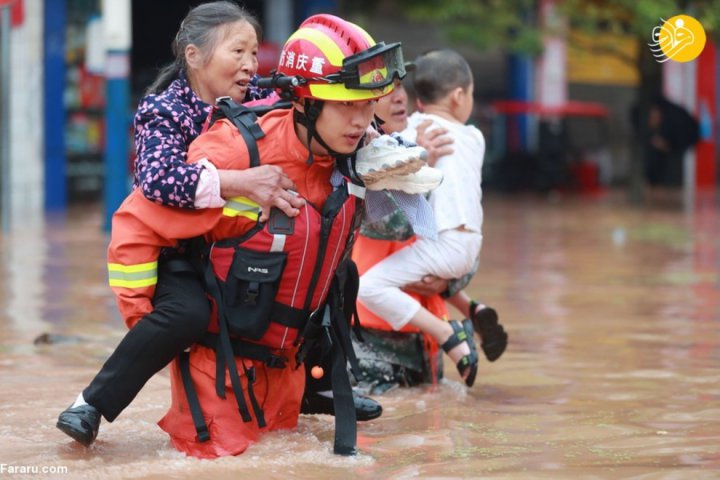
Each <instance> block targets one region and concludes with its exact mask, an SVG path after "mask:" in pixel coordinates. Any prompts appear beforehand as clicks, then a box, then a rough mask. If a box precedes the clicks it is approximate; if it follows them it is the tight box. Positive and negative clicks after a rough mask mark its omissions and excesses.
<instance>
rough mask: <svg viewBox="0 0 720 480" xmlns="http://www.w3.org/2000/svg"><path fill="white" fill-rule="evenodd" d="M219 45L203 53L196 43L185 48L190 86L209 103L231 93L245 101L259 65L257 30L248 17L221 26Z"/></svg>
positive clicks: (231, 95) (238, 101)
mask: <svg viewBox="0 0 720 480" xmlns="http://www.w3.org/2000/svg"><path fill="white" fill-rule="evenodd" d="M218 28H219V31H218V32H216V34H217V39H216V43H215V47H214V49H213V50H212V51H211V52H209V53H208V52H202V51H201V50H200V49H198V48H197V47H195V46H194V45H189V46H188V47H187V49H186V50H185V60H186V63H187V66H188V77H189V79H190V85H191V86H192V88H193V90H194V91H195V93H196V94H197V95H198V96H199V97H200V98H201V99H202V100H203V101H204V102H205V103H210V104H214V103H215V99H216V98H218V97H224V96H230V97H232V99H233V100H234V101H235V102H237V103H241V102H243V101H244V99H245V93H246V92H247V89H248V84H249V83H250V79H251V78H252V77H253V75H255V73H256V72H257V68H258V62H257V50H258V40H257V34H256V33H255V29H254V28H253V26H252V25H250V24H249V23H248V22H246V21H244V20H240V21H237V22H234V23H229V24H226V25H223V26H220V27H218Z"/></svg>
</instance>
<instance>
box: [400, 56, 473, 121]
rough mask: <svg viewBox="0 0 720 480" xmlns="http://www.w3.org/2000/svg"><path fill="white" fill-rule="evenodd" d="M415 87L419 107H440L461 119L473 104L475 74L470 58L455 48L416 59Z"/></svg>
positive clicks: (466, 115) (466, 119) (458, 119)
mask: <svg viewBox="0 0 720 480" xmlns="http://www.w3.org/2000/svg"><path fill="white" fill-rule="evenodd" d="M413 89H414V90H415V94H416V96H417V103H418V108H419V109H420V110H424V109H425V108H426V107H429V106H430V107H440V108H442V109H443V111H446V112H447V113H449V114H450V115H451V116H452V117H453V118H455V119H456V120H457V121H459V122H460V123H465V122H467V121H468V119H469V118H470V114H471V113H472V108H473V75H472V70H470V65H468V63H467V61H465V59H464V58H463V57H462V55H460V54H459V53H457V52H456V51H454V50H450V49H443V50H434V51H431V52H428V53H426V54H424V55H421V56H420V57H418V59H417V60H415V73H414V74H413Z"/></svg>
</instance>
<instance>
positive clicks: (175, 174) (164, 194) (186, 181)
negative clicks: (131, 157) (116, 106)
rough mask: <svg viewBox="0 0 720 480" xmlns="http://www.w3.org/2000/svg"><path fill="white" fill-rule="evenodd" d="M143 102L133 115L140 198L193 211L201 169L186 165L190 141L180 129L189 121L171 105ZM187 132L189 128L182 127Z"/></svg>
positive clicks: (136, 172)
mask: <svg viewBox="0 0 720 480" xmlns="http://www.w3.org/2000/svg"><path fill="white" fill-rule="evenodd" d="M149 102H150V101H149V100H146V101H145V102H144V103H143V104H142V105H141V106H140V109H139V110H138V113H137V114H136V115H135V148H136V153H137V159H136V161H135V178H136V182H137V183H138V185H139V188H140V189H141V191H142V193H143V195H144V196H145V197H146V198H147V199H148V200H151V201H153V202H155V203H158V204H162V205H166V206H170V207H181V208H190V209H192V208H195V194H196V191H197V186H198V180H199V179H200V174H201V172H202V171H203V169H204V167H203V166H202V165H199V164H196V165H188V164H187V163H186V159H187V148H188V143H189V141H188V140H187V139H186V136H185V135H184V134H183V130H182V126H183V125H184V124H185V123H189V122H192V119H190V118H189V117H188V116H187V115H185V114H184V113H182V112H177V111H175V110H173V106H172V105H167V104H165V105H161V104H159V103H158V104H153V103H149ZM185 127H186V129H188V130H189V127H190V125H185Z"/></svg>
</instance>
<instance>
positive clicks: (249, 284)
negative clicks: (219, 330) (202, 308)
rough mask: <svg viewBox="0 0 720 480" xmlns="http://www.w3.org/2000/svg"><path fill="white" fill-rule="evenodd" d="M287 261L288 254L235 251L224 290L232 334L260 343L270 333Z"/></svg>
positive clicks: (224, 299)
mask: <svg viewBox="0 0 720 480" xmlns="http://www.w3.org/2000/svg"><path fill="white" fill-rule="evenodd" d="M286 260H287V253H285V252H262V253H261V252H255V251H252V250H246V249H242V248H236V249H235V253H234V255H233V261H232V265H231V266H230V270H229V271H228V275H227V278H226V281H225V285H224V288H223V289H224V292H223V303H224V304H225V314H226V315H227V319H228V329H229V331H230V333H231V334H233V335H237V336H239V337H244V338H248V339H250V340H258V339H260V338H261V337H262V336H263V334H264V333H265V332H266V331H267V329H268V327H269V326H270V320H271V318H270V317H271V315H270V314H271V312H272V309H273V304H274V302H275V294H276V293H277V290H278V287H279V285H280V277H281V276H282V272H283V269H284V268H285V262H286Z"/></svg>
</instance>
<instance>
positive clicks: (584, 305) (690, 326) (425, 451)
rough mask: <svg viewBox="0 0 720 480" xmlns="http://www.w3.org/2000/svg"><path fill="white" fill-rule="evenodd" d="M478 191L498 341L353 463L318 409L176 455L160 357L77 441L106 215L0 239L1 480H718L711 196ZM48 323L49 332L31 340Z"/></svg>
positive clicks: (98, 351) (394, 408) (97, 309)
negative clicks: (637, 197) (246, 445)
mask: <svg viewBox="0 0 720 480" xmlns="http://www.w3.org/2000/svg"><path fill="white" fill-rule="evenodd" d="M484 203H485V215H486V220H485V222H486V223H485V242H484V247H483V253H482V257H481V258H482V265H481V269H480V273H479V274H478V275H477V277H476V278H475V279H474V281H473V283H472V284H471V286H470V288H469V291H470V293H471V294H473V296H475V297H476V298H478V299H480V300H482V301H485V302H487V303H489V304H491V305H493V306H494V307H496V308H497V309H498V311H499V313H500V316H501V320H502V322H503V323H504V324H505V326H506V328H507V329H508V331H509V334H510V342H511V343H510V346H509V348H508V351H507V352H506V353H505V355H504V356H503V357H502V358H501V359H500V360H498V361H497V362H495V363H492V364H491V363H487V362H485V361H484V360H482V362H481V366H480V371H479V374H478V380H477V381H476V384H475V387H473V388H472V389H470V390H467V389H466V388H465V387H464V386H463V384H461V383H460V381H459V378H458V375H457V373H456V372H455V369H454V367H452V366H450V365H449V363H450V362H446V376H447V379H446V380H445V381H444V382H443V383H442V384H441V385H439V386H437V387H435V388H433V387H426V388H413V389H399V390H395V391H391V392H388V393H387V394H386V395H384V396H382V397H379V400H381V401H382V404H383V407H384V409H385V413H384V414H383V416H382V417H381V418H379V419H378V420H375V421H372V422H369V423H365V424H361V425H360V427H359V444H360V450H361V453H360V455H358V456H357V457H355V458H344V457H337V456H334V455H332V454H331V450H332V438H333V424H332V419H331V418H330V417H324V416H304V417H301V420H300V426H299V429H298V431H297V432H281V433H273V434H270V435H267V436H266V437H265V438H264V439H263V440H262V441H261V442H260V443H258V444H256V445H254V446H252V447H251V448H250V449H249V450H248V451H247V452H246V453H245V454H243V455H242V456H239V457H233V458H223V459H219V460H216V461H207V460H205V461H200V460H196V459H192V458H186V457H184V456H183V455H181V454H179V453H177V452H176V451H175V450H174V449H173V448H172V447H171V446H170V444H169V442H168V440H167V437H166V435H165V434H164V433H163V432H162V431H161V430H160V429H159V428H158V427H157V426H156V425H155V422H156V421H157V420H158V419H159V418H160V417H161V416H162V415H163V414H164V412H165V410H166V408H167V405H168V404H169V401H170V397H169V388H168V386H169V379H168V376H167V374H166V373H165V372H162V373H160V374H159V375H157V376H156V377H155V378H153V379H152V380H151V381H150V382H149V383H148V384H147V385H146V387H145V389H144V390H143V391H142V392H141V393H140V395H139V396H138V397H137V398H136V399H135V401H134V402H133V404H132V405H131V406H130V407H129V408H128V409H127V410H126V411H125V412H124V413H123V414H122V415H121V416H120V417H119V418H118V419H117V420H116V421H115V422H114V423H112V424H108V423H103V424H102V425H101V429H100V435H99V437H98V440H97V442H96V443H95V444H94V445H93V447H92V448H90V449H85V448H83V447H81V446H79V445H77V444H75V443H74V442H72V441H71V440H69V439H68V438H67V437H65V436H64V435H63V434H62V433H61V432H60V431H58V430H57V429H56V428H55V426H54V425H55V420H56V418H57V415H58V413H59V412H60V411H61V410H62V409H64V408H65V407H67V406H68V405H69V404H70V403H72V401H73V400H74V398H75V396H77V394H78V393H79V392H80V391H81V389H82V388H83V387H84V386H85V385H86V384H87V383H88V382H89V381H90V379H91V378H92V376H93V375H94V373H95V372H96V371H97V369H98V368H99V366H100V365H101V364H102V362H103V360H104V358H105V357H107V355H109V353H110V352H111V351H112V349H113V347H114V346H115V344H116V343H117V342H118V341H119V339H120V338H121V337H122V335H123V333H124V326H123V324H122V321H121V319H120V317H119V316H118V314H117V312H116V310H115V306H114V299H113V297H112V296H111V294H110V290H109V287H107V285H106V280H105V275H106V274H105V248H106V244H107V241H108V238H107V236H106V235H104V234H103V233H102V231H101V212H100V210H99V208H97V207H83V208H75V209H73V210H72V211H71V212H69V213H68V214H67V215H66V216H50V217H48V219H47V222H46V223H45V224H44V225H41V226H38V227H37V228H26V229H24V230H23V231H22V232H16V233H14V234H12V235H0V272H2V275H1V276H0V332H2V333H0V339H1V342H0V378H1V379H2V382H1V384H0V385H1V388H0V406H2V408H0V438H1V440H0V477H5V476H8V477H11V476H14V475H13V474H12V472H11V471H14V472H15V473H18V475H20V472H21V471H27V472H30V474H29V475H28V476H32V477H33V478H91V479H96V478H137V479H161V478H162V479H165V478H178V479H179V478H214V479H218V480H220V479H225V478H228V479H229V478H258V479H261V478H262V479H264V478H278V479H287V478H313V479H334V478H372V479H376V478H392V479H405V478H478V477H483V478H532V479H537V478H548V479H558V478H612V479H615V478H635V479H675V478H678V479H685V478H693V479H704V478H720V368H719V365H720V218H719V216H718V213H719V212H718V202H717V199H716V196H715V194H711V195H708V196H704V197H702V198H698V200H697V201H696V205H695V208H694V209H693V210H692V211H686V210H684V209H683V208H681V206H680V204H679V201H678V203H676V204H672V205H665V206H662V207H652V208H650V207H642V208H639V207H638V208H635V207H630V206H629V205H628V203H627V202H626V200H625V198H624V196H623V195H621V194H609V195H604V196H601V197H593V198H583V197H560V198H554V199H552V200H551V199H548V198H545V197H538V196H520V197H502V196H498V195H492V194H488V195H486V200H485V202H484ZM43 333H47V334H50V336H49V337H45V340H49V341H50V343H47V342H41V343H39V344H37V345H35V344H33V341H34V340H35V339H36V338H37V337H38V336H40V335H41V334H43ZM57 336H64V338H63V337H60V338H59V337H57ZM55 340H60V341H59V342H57V343H53V342H54V341H55ZM13 469H14V470H13ZM22 469H24V470H22ZM44 472H45V473H44Z"/></svg>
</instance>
